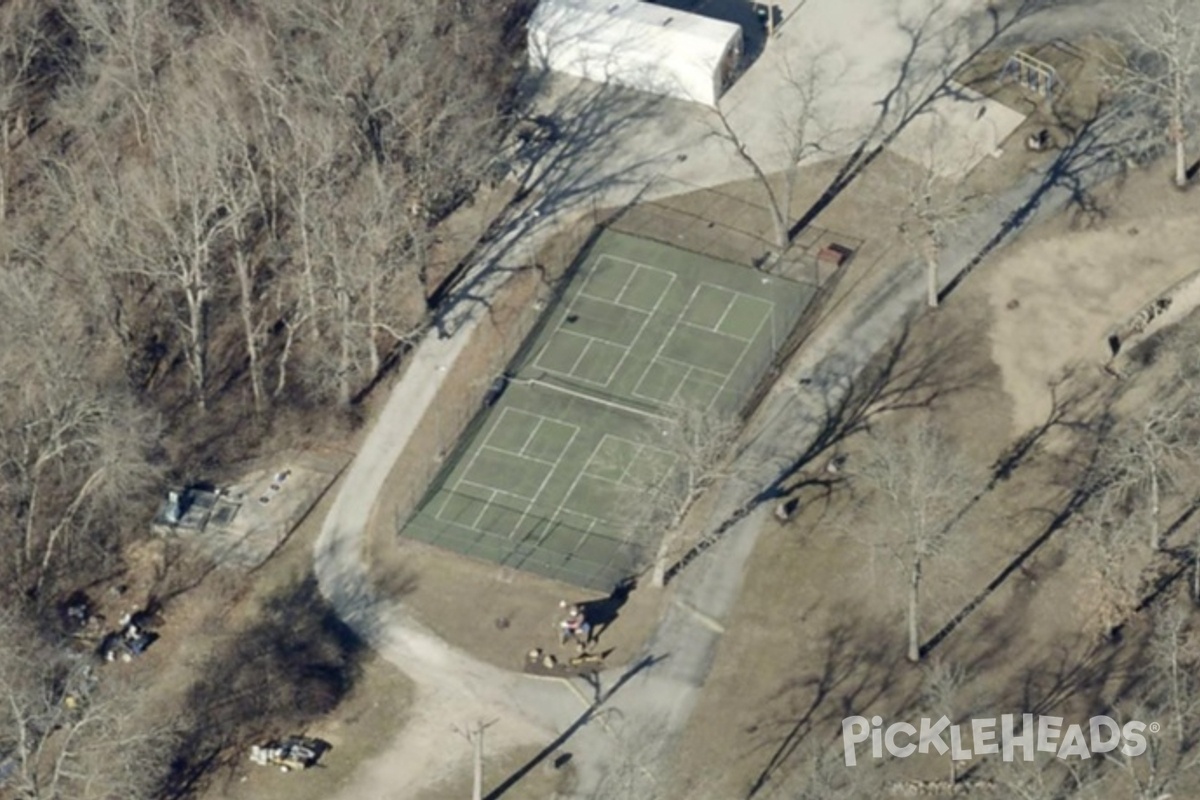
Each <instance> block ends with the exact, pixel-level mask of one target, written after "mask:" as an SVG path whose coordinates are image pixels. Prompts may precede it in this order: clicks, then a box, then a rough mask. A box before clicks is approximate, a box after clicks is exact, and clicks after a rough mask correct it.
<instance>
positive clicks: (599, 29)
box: [529, 0, 742, 106]
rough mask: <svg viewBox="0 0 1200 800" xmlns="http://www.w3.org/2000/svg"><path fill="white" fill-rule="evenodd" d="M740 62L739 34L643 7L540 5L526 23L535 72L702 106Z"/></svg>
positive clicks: (622, 0)
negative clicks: (592, 82)
mask: <svg viewBox="0 0 1200 800" xmlns="http://www.w3.org/2000/svg"><path fill="white" fill-rule="evenodd" d="M741 56H742V29H741V27H740V26H738V25H735V24H733V23H732V22H723V21H721V20H716V19H711V18H709V17H703V16H700V15H699V14H692V13H689V12H687V11H677V10H675V9H672V8H667V7H665V6H659V5H655V4H653V3H648V2H641V1H640V0H541V2H540V3H539V4H538V7H537V9H536V10H535V11H534V13H533V16H532V17H531V19H530V21H529V60H530V63H531V64H532V65H533V66H534V67H536V68H539V69H548V70H551V71H554V72H563V73H566V74H568V75H574V76H575V77H578V78H585V79H587V80H592V81H596V82H598V83H612V84H618V85H620V86H626V87H629V88H632V89H637V90H639V91H643V92H650V93H652V94H660V95H666V96H670V97H678V98H681V99H683V100H688V101H691V102H695V103H702V104H704V105H706V106H716V104H717V100H718V98H720V96H721V94H722V92H724V91H725V89H726V87H728V85H729V84H730V82H731V81H732V79H733V74H734V70H736V69H737V65H738V62H739V60H740V59H741Z"/></svg>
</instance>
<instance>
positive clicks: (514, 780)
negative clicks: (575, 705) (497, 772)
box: [484, 655, 667, 800]
mask: <svg viewBox="0 0 1200 800" xmlns="http://www.w3.org/2000/svg"><path fill="white" fill-rule="evenodd" d="M665 658H667V656H665V655H663V656H653V655H651V656H646V657H645V658H643V659H641V660H640V661H638V662H637V663H636V664H633V665H631V666H630V667H629V668H628V669H627V670H625V672H624V673H622V674H621V677H620V678H618V679H617V681H616V682H615V683H614V684H613V685H612V686H610V687H609V688H608V690H607V691H605V692H603V693H601V694H599V695H598V697H597V698H596V699H595V700H594V701H593V702H592V704H591V705H589V706H588V708H587V710H586V711H584V712H583V713H582V714H580V715H579V717H578V718H576V720H575V721H574V722H572V723H571V724H570V725H568V726H567V728H566V730H564V731H563V732H562V733H560V734H559V735H558V736H557V737H555V739H554V741H552V742H550V744H548V745H546V746H545V747H543V748H542V749H541V750H540V751H539V752H538V753H537V755H535V756H534V757H533V758H531V759H530V760H529V761H527V762H526V763H525V764H523V765H522V766H521V767H520V768H519V769H517V770H516V771H515V772H513V774H511V775H509V776H508V777H507V778H505V779H504V780H503V781H501V782H500V784H499V785H498V786H497V787H496V788H495V789H492V790H491V791H490V792H488V793H487V794H486V795H484V800H499V798H501V797H503V796H505V795H506V794H507V793H508V792H509V791H510V790H511V789H512V788H513V787H515V786H516V785H517V784H518V783H520V782H521V780H522V779H524V778H525V776H526V775H528V774H529V773H530V772H532V771H533V770H534V769H536V768H537V767H538V765H539V764H541V763H542V762H544V761H545V760H546V759H547V758H549V757H550V756H552V755H554V753H555V752H556V751H557V750H558V749H559V748H561V747H562V746H563V745H564V744H566V743H567V742H568V741H570V739H571V737H572V736H574V735H575V734H576V733H577V732H578V731H579V730H580V729H581V728H583V727H584V726H585V725H587V724H588V723H589V722H592V721H593V720H595V719H598V718H599V716H600V715H601V714H602V713H603V707H604V705H605V704H606V703H607V702H608V701H609V700H611V699H612V698H613V695H615V694H616V693H617V692H619V691H620V690H621V688H622V687H623V686H625V684H626V683H628V682H629V680H630V679H632V678H633V677H634V676H635V675H637V674H639V673H641V672H643V671H645V670H648V669H650V668H651V667H653V666H655V665H656V664H658V663H660V662H661V661H663V660H664V659H665Z"/></svg>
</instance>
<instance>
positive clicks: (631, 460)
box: [588, 433, 679, 488]
mask: <svg viewBox="0 0 1200 800" xmlns="http://www.w3.org/2000/svg"><path fill="white" fill-rule="evenodd" d="M609 439H615V440H616V441H618V442H625V443H627V444H631V445H633V446H634V447H636V448H637V451H636V452H635V453H634V454H633V456H632V457H631V458H629V459H628V460H627V461H626V462H625V466H624V468H623V469H622V470H621V475H620V477H618V478H617V479H616V480H613V479H612V478H606V477H604V476H603V475H595V474H590V475H588V477H589V478H595V479H596V480H598V481H605V482H607V483H612V484H616V485H617V486H623V487H625V488H636V487H637V484H630V483H625V476H626V475H628V474H629V468H630V467H631V466H633V463H634V462H635V461H637V459H638V458H639V457H640V456H641V455H642V452H643V451H645V450H653V451H654V452H656V453H662V454H663V455H666V456H670V458H671V465H672V466H674V464H675V462H676V461H678V460H679V458H678V456H677V455H676V454H675V453H672V452H671V451H670V450H665V449H663V448H661V447H655V446H654V445H652V444H645V443H643V442H635V441H634V440H633V439H626V438H625V437H624V436H616V435H614V434H611V433H606V434H604V435H603V436H602V437H600V444H598V445H597V446H596V451H597V452H599V450H600V448H602V447H604V443H605V442H606V441H607V440H609ZM589 465H590V464H589Z"/></svg>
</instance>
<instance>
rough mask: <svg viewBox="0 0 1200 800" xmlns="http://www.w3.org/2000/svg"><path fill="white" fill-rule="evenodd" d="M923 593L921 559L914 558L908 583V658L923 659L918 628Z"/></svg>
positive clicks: (914, 661) (910, 659)
mask: <svg viewBox="0 0 1200 800" xmlns="http://www.w3.org/2000/svg"><path fill="white" fill-rule="evenodd" d="M920 593H921V559H920V558H914V559H913V563H912V576H911V579H910V581H909V585H908V660H909V661H912V662H913V663H916V662H918V661H920V660H921V634H920V631H919V630H918V629H917V628H918V626H917V616H918V613H919V611H918V602H919V598H920Z"/></svg>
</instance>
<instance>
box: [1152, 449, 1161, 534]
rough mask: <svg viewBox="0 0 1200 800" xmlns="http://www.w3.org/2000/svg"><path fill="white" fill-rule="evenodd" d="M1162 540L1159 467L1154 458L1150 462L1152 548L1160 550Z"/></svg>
mask: <svg viewBox="0 0 1200 800" xmlns="http://www.w3.org/2000/svg"><path fill="white" fill-rule="evenodd" d="M1160 547H1161V542H1160V540H1159V535H1158V468H1157V466H1156V465H1155V464H1154V462H1153V459H1152V460H1151V463H1150V549H1151V550H1158V549H1159V548H1160Z"/></svg>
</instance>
